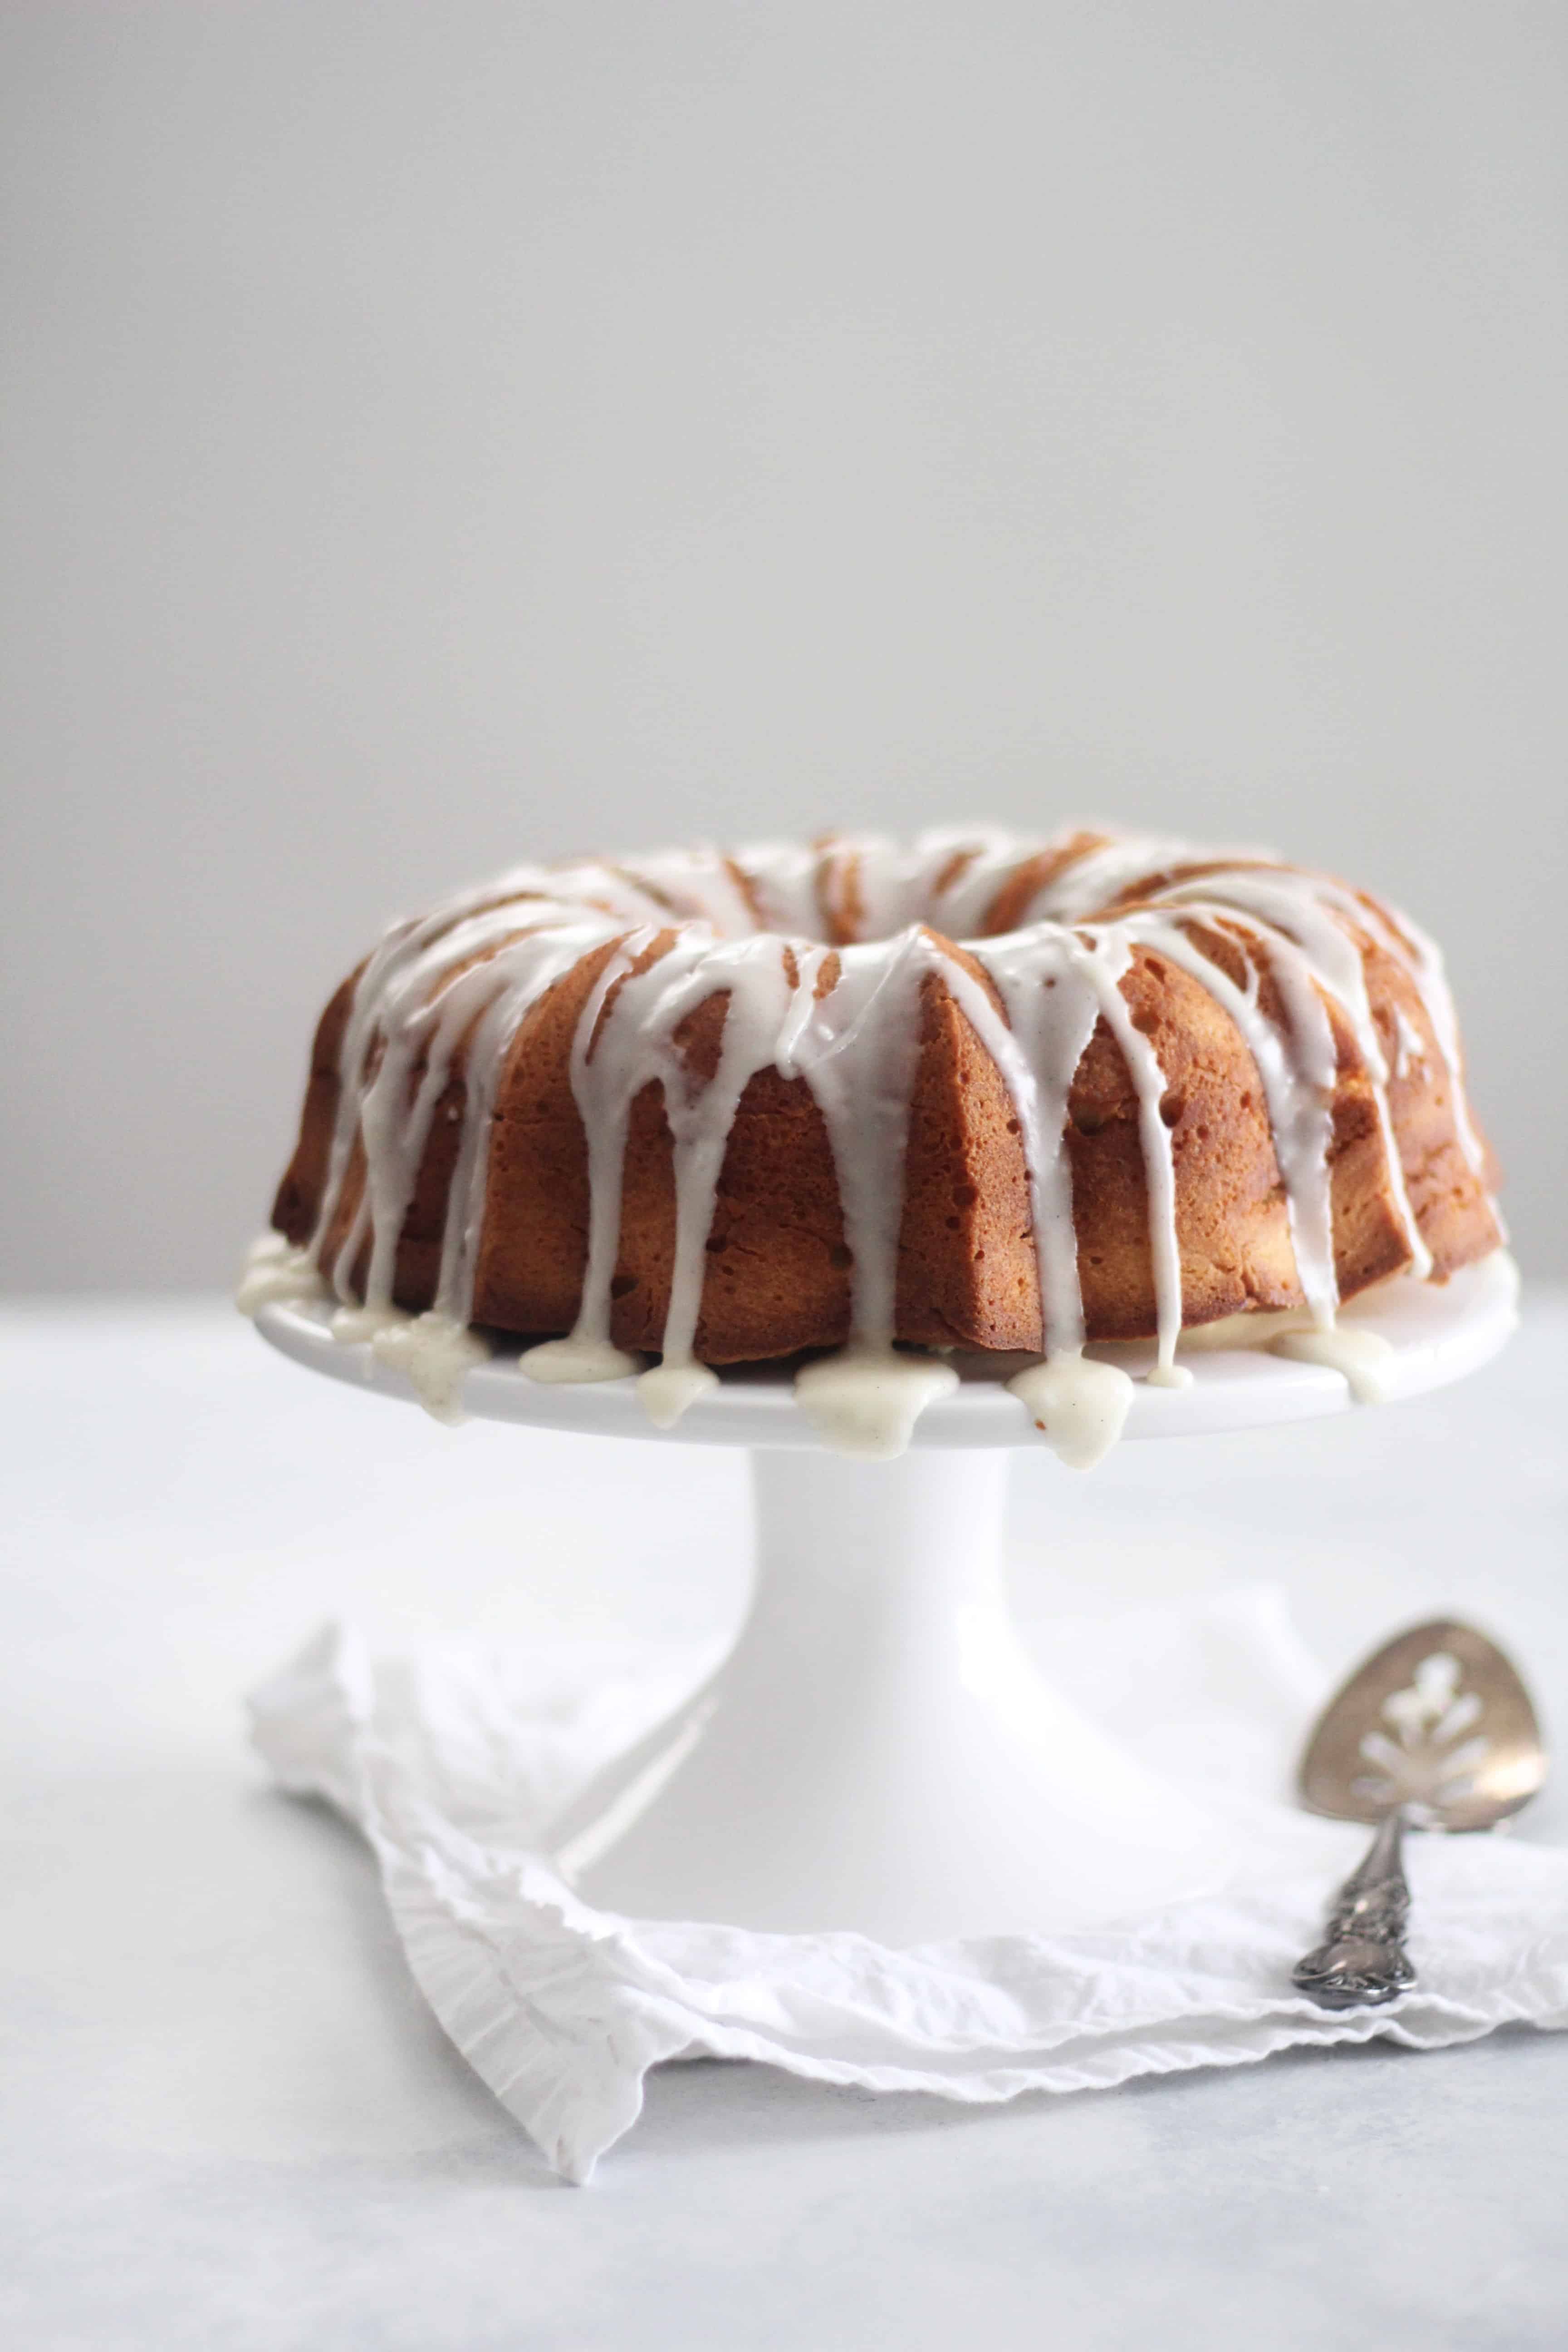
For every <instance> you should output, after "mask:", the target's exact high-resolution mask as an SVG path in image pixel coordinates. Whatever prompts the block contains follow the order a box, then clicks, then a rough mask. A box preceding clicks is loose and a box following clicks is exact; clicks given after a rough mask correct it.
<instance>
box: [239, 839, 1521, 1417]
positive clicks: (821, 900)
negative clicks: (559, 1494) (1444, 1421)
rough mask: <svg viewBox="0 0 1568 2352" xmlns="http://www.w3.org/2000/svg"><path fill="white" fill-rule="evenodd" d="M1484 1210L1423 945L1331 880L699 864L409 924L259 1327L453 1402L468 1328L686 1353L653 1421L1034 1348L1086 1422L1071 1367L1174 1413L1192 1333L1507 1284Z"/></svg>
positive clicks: (1051, 853) (615, 1349)
mask: <svg viewBox="0 0 1568 2352" xmlns="http://www.w3.org/2000/svg"><path fill="white" fill-rule="evenodd" d="M1491 1179H1492V1171H1491V1168H1490V1163H1489V1154H1488V1151H1487V1149H1486V1146H1485V1145H1484V1143H1483V1142H1482V1140H1481V1139H1480V1137H1479V1133H1478V1131H1477V1129H1476V1127H1475V1123H1474V1121H1473V1119H1472V1118H1471V1116H1470V1113H1469V1110H1468V1106H1467V1103H1466V1099H1465V1092H1464V1084H1463V1076H1462V1068H1461V1060H1460V1050H1459V1041H1458V1030H1457V1027H1456V1024H1455V1020H1454V1013H1453V1009H1452V1005H1451V1003H1450V1000H1449V996H1448V992H1447V986H1446V984H1445V982H1444V979H1443V973H1442V968H1441V963H1440V961H1439V958H1438V955H1437V953H1436V949H1435V948H1434V947H1433V946H1432V944H1431V942H1430V941H1429V940H1426V938H1425V937H1424V936H1423V935H1422V934H1421V933H1420V932H1419V931H1418V930H1417V929H1415V927H1414V925H1412V924H1411V923H1409V922H1408V921H1406V920H1405V918H1404V917H1403V916H1401V915H1396V914H1394V913H1393V912H1391V911H1390V910H1389V909H1388V908H1385V907H1384V906H1382V905H1380V904H1379V903H1378V902H1377V901H1376V900H1375V899H1373V898H1369V897H1368V896H1366V895H1365V894H1364V893H1363V892H1362V891H1359V890H1356V889H1353V888H1352V887H1349V886H1348V885H1346V884H1344V883H1341V882H1337V881H1334V880H1332V879H1331V878H1329V877H1325V876H1321V875H1317V874H1310V873H1306V872H1302V871H1300V870H1299V869H1297V868H1294V867H1291V866H1284V865H1281V864H1279V863H1277V862H1275V861H1274V860H1272V859H1271V858H1268V856H1262V855H1259V854H1257V853H1246V854H1229V853H1224V852H1221V853H1214V852H1208V851H1205V850H1202V849H1196V848H1194V847H1192V846H1191V845H1186V844H1184V843H1180V842H1176V841H1169V840H1163V839H1158V838H1150V837H1142V836H1135V835H1111V834H1109V833H1100V832H1087V831H1085V832H1075V833H1072V834H1070V835H1064V836H1062V837H1058V838H1057V839H1054V840H1045V841H1031V840H1026V839H1019V838H1016V837H1013V836H1010V835H1003V834H1000V833H995V832H988V831H975V832H952V833H947V832H944V833H940V834H927V835H922V836H921V838H920V839H919V840H917V841H916V842H915V843H914V844H913V845H912V846H900V845H896V844H894V843H891V842H889V841H885V840H882V839H880V838H877V837H844V838H837V839H831V840H828V841H826V842H823V843H818V844H816V845H812V846H810V847H795V846H788V845H765V846H762V847H754V848H749V849H741V850H738V851H736V852H734V853H732V854H725V853H721V852H720V851H718V850H711V849H697V850H678V851H669V852H665V853H661V854H659V855H657V856H645V857H637V858H631V859H627V860H625V861H618V862H616V863H614V864H600V863H593V864H581V865H569V866H549V867H546V866H522V867H519V868H518V869H516V870H515V871H513V872H511V873H510V874H507V875H504V876H502V877H500V879H499V880H498V881H496V882H493V883H491V884H490V885H489V886H488V887H483V888H479V889H475V890H470V891H468V892H465V893H464V894H462V895H461V896H459V897H458V898H452V899H449V900H448V901H447V902H446V903H445V904H444V905H442V906H440V907H438V908H437V909H436V911H435V912H434V913H433V914H430V915H427V916H426V917H425V918H423V919H420V920H417V921H411V922H404V923H399V924H397V925H396V926H395V928H394V929H391V930H390V931H389V932H388V933H387V934H386V936H385V938H384V940H382V942H381V944H380V946H379V947H377V948H376V949H375V950H374V953H373V954H372V955H371V956H370V957H369V958H368V959H367V961H365V962H363V964H361V965H360V967H359V968H358V970H357V971H355V972H354V973H353V975H352V976H351V977H350V978H349V979H348V980H347V981H345V982H344V983H343V985H342V987H341V988H340V989H339V990H338V992H337V993H336V995H335V996H334V997H333V998H332V1000H331V1003H330V1004H329V1005H328V1007H327V1009H326V1012H325V1013H324V1014H323V1016H322V1019H321V1026H320V1029H319V1031H318V1033H317V1036H316V1042H315V1050H314V1055H313V1057H312V1061H311V1067H310V1084H309V1088H308V1091H307V1094H306V1098H305V1106H304V1115H303V1120H302V1124H301V1128H300V1139H299V1145H298V1148H297V1150H296V1151H295V1154H294V1158H293V1160H292V1162H291V1164H290V1165H289V1170H288V1172H287V1174H286V1175H285V1177H284V1179H283V1182H282V1186H281V1188H280V1190H279V1194H278V1199H277V1204H276V1207H275V1210H274V1213H273V1225H274V1227H275V1229H276V1234H277V1235H278V1236H279V1237H280V1238H279V1239H278V1240H275V1241H274V1242H273V1243H272V1244H271V1245H270V1247H271V1256H270V1258H269V1259H268V1262H266V1263H264V1264H263V1265H260V1266H259V1267H258V1270H257V1272H256V1274H255V1275H254V1276H253V1278H252V1284H251V1296H252V1298H253V1299H254V1298H255V1297H264V1296H267V1295H272V1296H282V1295H285V1294H286V1292H287V1291H288V1289H289V1286H290V1284H298V1285H304V1284H306V1283H308V1282H310V1281H311V1280H318V1279H319V1280H321V1281H324V1282H325V1283H326V1284H328V1285H330V1286H331V1289H332V1290H333V1291H334V1292H335V1293H336V1296H337V1297H338V1299H339V1300H341V1301H342V1303H343V1307H344V1310H345V1311H344V1315H343V1317H342V1318H341V1328H342V1331H343V1333H344V1335H345V1336H348V1337H364V1336H366V1335H367V1334H370V1333H375V1334H378V1335H380V1336H381V1338H382V1339H384V1340H385V1342H386V1344H387V1345H388V1346H389V1347H391V1348H392V1349H395V1348H396V1347H397V1346H398V1345H400V1344H401V1345H403V1346H405V1349H406V1350H407V1352H408V1360H409V1361H410V1363H411V1364H412V1363H413V1362H414V1360H415V1354H416V1349H417V1348H418V1347H419V1346H424V1347H425V1348H426V1352H427V1353H428V1351H429V1350H430V1349H437V1351H438V1349H439V1347H440V1346H441V1344H442V1343H443V1342H445V1343H446V1345H447V1358H446V1361H447V1367H448V1371H451V1370H453V1368H456V1370H457V1371H460V1369H461V1366H462V1364H463V1362H464V1361H466V1360H469V1358H471V1356H472V1355H473V1354H474V1353H476V1352H478V1349H477V1346H476V1343H475V1342H474V1341H473V1340H472V1339H469V1338H468V1332H469V1327H471V1326H475V1325H478V1326H481V1327H484V1328H487V1329H489V1330H490V1331H492V1332H501V1333H521V1334H526V1335H529V1336H531V1337H532V1338H536V1339H549V1340H550V1341H551V1342H552V1344H547V1345H543V1346H536V1347H535V1348H533V1349H531V1351H530V1353H529V1354H527V1355H525V1357H524V1359H523V1363H524V1368H525V1369H526V1370H529V1371H531V1372H532V1373H533V1374H534V1376H535V1377H538V1378H542V1379H548V1378H605V1377H613V1376H616V1375H624V1374H626V1373H627V1372H630V1371H633V1370H639V1369H641V1359H642V1357H643V1356H644V1355H647V1354H652V1355H657V1356H658V1357H659V1358H660V1359H661V1362H660V1365H659V1366H658V1368H657V1369H655V1370H651V1371H649V1372H646V1373H645V1376H644V1377H645V1383H646V1395H647V1402H648V1404H649V1408H650V1410H651V1411H652V1412H654V1413H655V1416H656V1418H658V1419H660V1420H662V1421H668V1420H669V1419H672V1418H673V1417H674V1416H675V1414H676V1413H677V1412H679V1410H680V1408H681V1406H682V1405H683V1403H684V1402H686V1401H687V1400H688V1399H689V1397H690V1396H691V1395H693V1394H696V1393H698V1392H700V1390H701V1388H702V1387H703V1386H704V1385H706V1384H708V1383H709V1382H710V1381H711V1378H712V1375H711V1372H710V1371H709V1370H707V1369H706V1368H708V1367H711V1366H713V1365H717V1364H728V1363H733V1362H737V1361H741V1360H757V1359H764V1358H778V1357H789V1356H795V1355H798V1354H800V1353H801V1352H802V1351H806V1350H821V1349H834V1350H841V1351H845V1352H844V1353H842V1354H840V1355H839V1356H837V1358H831V1359H829V1360H828V1363H827V1365H826V1367H824V1366H822V1365H820V1364H819V1365H818V1366H816V1371H815V1378H816V1387H817V1391H818V1392H819V1394H820V1395H821V1396H822V1397H825V1398H826V1397H829V1396H830V1394H831V1391H832V1382H833V1380H834V1378H835V1372H834V1367H835V1366H836V1365H837V1367H838V1372H839V1376H840V1377H841V1376H842V1374H843V1371H844V1370H845V1368H846V1367H848V1368H864V1367H868V1366H869V1367H872V1368H874V1369H879V1370H880V1373H881V1374H882V1375H889V1374H890V1373H892V1372H895V1371H897V1370H900V1369H901V1370H902V1372H903V1375H904V1376H905V1377H906V1379H924V1380H926V1381H927V1382H928V1384H929V1383H930V1381H931V1379H932V1378H933V1376H934V1378H935V1379H936V1381H938V1382H939V1383H940V1381H941V1379H942V1378H943V1377H946V1378H949V1379H951V1377H952V1376H951V1374H946V1375H944V1374H943V1370H942V1357H941V1355H940V1354H939V1355H938V1356H937V1357H936V1358H935V1359H932V1358H930V1357H921V1358H910V1357H909V1356H908V1354H907V1351H908V1350H910V1349H920V1350H937V1351H948V1350H952V1349H984V1350H992V1351H997V1352H1000V1353H1005V1354H1016V1353H1018V1352H1022V1353H1024V1354H1026V1356H1029V1357H1032V1358H1037V1359H1039V1358H1043V1359H1044V1360H1045V1362H1046V1366H1047V1371H1049V1369H1050V1368H1054V1371H1055V1381H1056V1387H1055V1390H1054V1391H1052V1390H1051V1388H1050V1386H1049V1382H1048V1381H1047V1386H1046V1387H1044V1388H1041V1389H1039V1390H1038V1391H1037V1397H1038V1399H1039V1400H1041V1401H1042V1403H1043V1401H1044V1400H1045V1399H1046V1398H1047V1397H1048V1396H1049V1395H1051V1394H1052V1393H1055V1395H1056V1396H1057V1399H1058V1403H1057V1405H1056V1406H1055V1407H1054V1408H1053V1410H1055V1411H1059V1412H1061V1413H1062V1415H1063V1416H1064V1420H1065V1418H1066V1417H1069V1416H1070V1413H1071V1412H1072V1411H1073V1410H1077V1409H1079V1408H1080V1407H1081V1403H1082V1383H1081V1382H1079V1384H1078V1386H1077V1387H1075V1385H1074V1380H1073V1378H1072V1376H1071V1368H1073V1367H1077V1366H1081V1367H1084V1368H1085V1372H1084V1378H1085V1379H1086V1380H1088V1381H1089V1383H1090V1386H1091V1387H1092V1380H1093V1375H1094V1371H1095V1368H1094V1367H1093V1366H1092V1364H1091V1362H1090V1360H1087V1359H1085V1358H1084V1357H1083V1354H1082V1350H1083V1348H1084V1344H1085V1342H1086V1341H1093V1340H1122V1339H1143V1338H1147V1339H1153V1340H1154V1341H1155V1343H1156V1349H1157V1354H1156V1363H1155V1368H1154V1370H1153V1372H1152V1375H1151V1377H1152V1378H1153V1379H1155V1380H1156V1381H1159V1380H1162V1379H1163V1380H1165V1381H1172V1380H1177V1379H1180V1378H1181V1377H1182V1373H1181V1370H1180V1368H1179V1366H1178V1365H1177V1362H1176V1348H1177V1342H1178V1339H1180V1337H1181V1334H1182V1333H1183V1331H1184V1329H1190V1328H1194V1327H1198V1326H1203V1325H1207V1324H1210V1323H1212V1322H1214V1321H1215V1319H1216V1318H1228V1317H1233V1316H1237V1315H1243V1314H1245V1315H1254V1314H1258V1313H1259V1312H1268V1311H1278V1310H1282V1309H1298V1310H1302V1313H1301V1316H1300V1319H1301V1320H1302V1321H1303V1322H1310V1324H1311V1325H1312V1326H1314V1327H1315V1328H1318V1329H1319V1330H1327V1329H1329V1328H1331V1327H1332V1324H1333V1318H1334V1315H1335V1310H1336V1308H1337V1307H1338V1306H1339V1304H1340V1302H1341V1301H1342V1300H1344V1299H1347V1298H1350V1297H1352V1296H1353V1295H1354V1294H1355V1293H1357V1292H1359V1291H1363V1290H1364V1289H1366V1288H1367V1287H1368V1286H1370V1285H1372V1284H1374V1283H1377V1282H1380V1281H1382V1280H1384V1278H1385V1277H1386V1276H1390V1275H1393V1274H1395V1273H1397V1272H1399V1271H1401V1270H1402V1269H1405V1270H1409V1271H1410V1272H1411V1273H1413V1274H1415V1275H1416V1276H1426V1277H1432V1278H1437V1279H1441V1278H1442V1277H1443V1276H1447V1274H1449V1273H1450V1272H1452V1271H1453V1270H1454V1269H1455V1268H1456V1267H1458V1266H1461V1265H1465V1264H1467V1263H1468V1262H1469V1261H1471V1260H1473V1259H1476V1258H1479V1257H1481V1256H1483V1255H1486V1254H1487V1253H1489V1251H1491V1250H1492V1249H1494V1248H1495V1247H1496V1246H1497V1245H1498V1244H1499V1242H1500V1226H1499V1223H1498V1219H1497V1216H1496V1213H1495V1211H1494V1209H1493V1206H1492V1202H1491V1198H1490V1187H1491ZM408 1318H420V1319H419V1325H418V1328H417V1332H416V1339H414V1340H410V1339H408V1338H407V1331H406V1327H407V1324H408ZM895 1343H898V1346H897V1349H895ZM465 1351H467V1353H466V1352H465ZM900 1351H904V1352H900ZM917 1366H921V1367H923V1370H921V1371H920V1372H919V1373H918V1374H917V1372H916V1367H917ZM1117 1377H1118V1378H1121V1375H1117ZM811 1378H812V1376H811V1375H808V1376H807V1383H806V1387H805V1391H803V1393H804V1394H805V1395H807V1396H809V1395H810V1393H811V1385H810V1383H811ZM439 1387H440V1382H439V1381H436V1382H435V1383H434V1386H433V1387H432V1383H431V1381H429V1380H427V1381H426V1388H427V1390H430V1391H431V1393H435V1391H437V1390H438V1389H439ZM448 1387H449V1382H448ZM1023 1392H1024V1393H1026V1395H1027V1394H1028V1393H1029V1391H1023ZM437 1402H439V1398H438V1397H437ZM1038 1417H1040V1418H1042V1419H1044V1418H1046V1414H1045V1412H1044V1410H1043V1409H1042V1411H1041V1412H1040V1414H1039V1415H1038ZM1080 1450H1081V1449H1080ZM1090 1450H1092V1449H1090Z"/></svg>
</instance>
